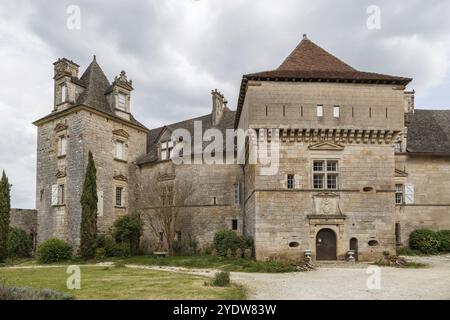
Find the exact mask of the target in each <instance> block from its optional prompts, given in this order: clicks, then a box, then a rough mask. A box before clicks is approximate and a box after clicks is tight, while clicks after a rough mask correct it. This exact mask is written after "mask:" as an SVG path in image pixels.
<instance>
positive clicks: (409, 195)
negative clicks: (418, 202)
mask: <svg viewBox="0 0 450 320" xmlns="http://www.w3.org/2000/svg"><path fill="white" fill-rule="evenodd" d="M413 203H414V185H413V184H411V183H405V204H413Z"/></svg>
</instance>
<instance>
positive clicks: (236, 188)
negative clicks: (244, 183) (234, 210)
mask: <svg viewBox="0 0 450 320" xmlns="http://www.w3.org/2000/svg"><path fill="white" fill-rule="evenodd" d="M240 189H241V188H240V185H239V184H235V185H234V204H240V203H241V199H240V198H241V197H240V196H241V195H240V191H241V190H240Z"/></svg>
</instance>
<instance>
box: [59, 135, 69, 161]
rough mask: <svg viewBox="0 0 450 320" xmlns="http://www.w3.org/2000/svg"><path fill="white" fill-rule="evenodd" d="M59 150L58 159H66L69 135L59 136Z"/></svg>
mask: <svg viewBox="0 0 450 320" xmlns="http://www.w3.org/2000/svg"><path fill="white" fill-rule="evenodd" d="M63 147H64V148H63ZM57 150H58V152H57V153H58V158H64V157H65V156H66V155H67V134H65V133H63V134H60V135H58V140H57Z"/></svg>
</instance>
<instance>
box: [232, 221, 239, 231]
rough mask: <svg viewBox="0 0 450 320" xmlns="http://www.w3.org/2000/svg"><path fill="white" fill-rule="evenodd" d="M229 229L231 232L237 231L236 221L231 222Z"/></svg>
mask: <svg viewBox="0 0 450 320" xmlns="http://www.w3.org/2000/svg"><path fill="white" fill-rule="evenodd" d="M231 229H232V230H237V229H238V220H237V219H233V220H231Z"/></svg>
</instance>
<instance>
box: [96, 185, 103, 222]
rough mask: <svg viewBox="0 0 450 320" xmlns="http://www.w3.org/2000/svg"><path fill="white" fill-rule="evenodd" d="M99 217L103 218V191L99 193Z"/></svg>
mask: <svg viewBox="0 0 450 320" xmlns="http://www.w3.org/2000/svg"><path fill="white" fill-rule="evenodd" d="M97 198H98V202H97V216H99V217H101V216H103V191H97Z"/></svg>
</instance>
